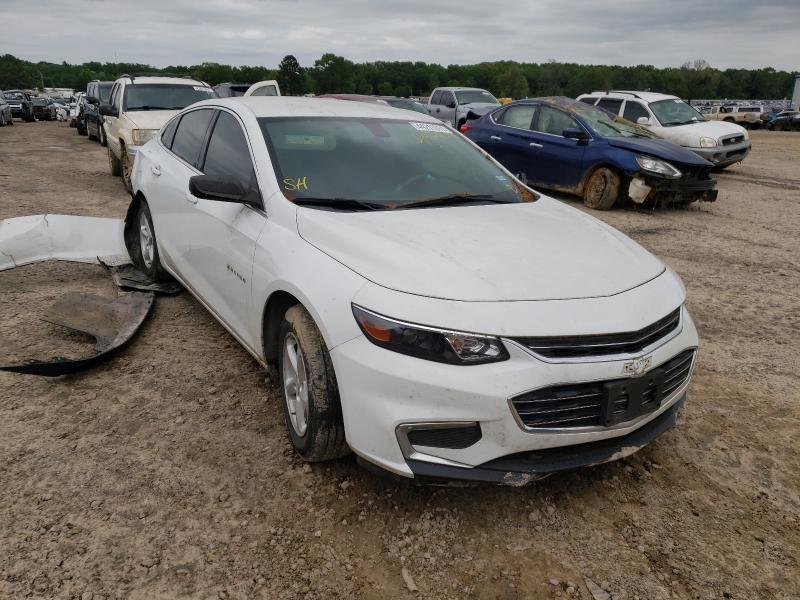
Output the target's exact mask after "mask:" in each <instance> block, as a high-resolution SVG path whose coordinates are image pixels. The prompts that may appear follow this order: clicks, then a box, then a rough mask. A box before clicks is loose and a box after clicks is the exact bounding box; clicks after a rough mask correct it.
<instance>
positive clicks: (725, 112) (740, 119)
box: [698, 105, 761, 127]
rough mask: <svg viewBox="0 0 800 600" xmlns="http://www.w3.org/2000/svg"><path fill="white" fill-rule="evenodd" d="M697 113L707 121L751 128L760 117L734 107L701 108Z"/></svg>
mask: <svg viewBox="0 0 800 600" xmlns="http://www.w3.org/2000/svg"><path fill="white" fill-rule="evenodd" d="M698 112H699V113H700V114H702V115H703V117H705V119H706V120H707V121H725V122H726V123H737V124H739V125H741V126H742V127H752V126H754V125H755V124H756V123H759V122H760V119H761V116H760V114H759V115H756V114H755V113H754V112H753V111H750V110H740V109H739V107H738V106H735V105H725V106H703V107H698Z"/></svg>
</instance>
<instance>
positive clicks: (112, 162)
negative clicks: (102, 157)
mask: <svg viewBox="0 0 800 600" xmlns="http://www.w3.org/2000/svg"><path fill="white" fill-rule="evenodd" d="M108 167H109V169H111V174H112V175H113V176H114V177H119V176H120V175H122V164H121V163H120V162H119V159H118V158H117V157H116V156H114V153H113V152H112V151H111V146H108Z"/></svg>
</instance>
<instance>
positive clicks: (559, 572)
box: [0, 121, 800, 600]
mask: <svg viewBox="0 0 800 600" xmlns="http://www.w3.org/2000/svg"><path fill="white" fill-rule="evenodd" d="M752 138H753V146H754V149H753V152H752V154H751V156H750V157H749V158H748V159H747V160H746V161H745V162H744V164H742V165H738V166H735V167H733V168H730V169H729V170H728V171H726V172H725V173H723V174H721V175H720V176H719V180H720V184H719V187H720V197H719V200H718V201H717V202H716V203H713V204H704V205H695V206H691V207H690V208H688V209H668V210H659V211H657V212H655V213H652V212H650V211H632V210H614V211H611V212H608V213H597V212H595V213H593V214H595V215H596V216H599V217H600V218H602V219H604V220H605V221H607V222H609V223H611V224H612V225H614V226H616V227H618V228H620V229H621V230H623V231H624V232H626V233H627V234H629V235H631V236H632V237H633V238H634V239H636V240H637V241H639V242H640V243H642V244H643V245H644V246H646V247H647V248H648V249H650V250H652V251H653V252H655V253H656V254H658V255H659V256H661V257H662V258H663V259H664V260H665V261H666V262H667V263H668V264H669V265H670V266H671V267H672V268H674V269H675V270H676V271H677V272H678V273H679V274H680V275H681V277H682V278H683V281H684V283H685V284H686V287H687V292H688V298H689V300H688V302H689V308H690V310H691V312H692V314H693V316H694V318H695V320H696V322H697V326H698V329H699V331H700V336H701V339H702V342H701V351H700V358H699V366H698V368H697V370H696V372H695V376H694V379H693V381H692V384H691V388H690V399H689V402H688V405H687V409H686V411H685V420H684V422H683V423H682V424H681V425H679V426H678V427H677V428H675V429H673V430H672V431H670V432H669V433H667V434H666V435H664V436H663V437H662V438H660V439H659V440H658V441H657V442H655V443H654V444H652V445H651V446H649V447H647V448H645V449H644V450H642V451H641V452H639V453H638V454H636V455H634V456H632V457H630V458H628V459H626V460H623V461H620V462H617V463H613V464H608V465H603V466H600V467H596V468H592V469H584V470H580V471H575V472H570V473H565V474H562V475H558V476H553V477H551V478H549V479H546V480H544V481H541V482H538V483H535V484H533V485H531V486H529V487H525V488H521V489H512V488H500V487H479V488H467V489H453V488H418V487H414V486H411V485H407V484H404V483H397V482H392V481H385V480H383V479H379V478H377V477H376V476H374V475H372V474H370V473H368V472H366V471H364V470H362V469H361V468H359V467H358V466H357V465H356V464H355V462H354V461H353V460H342V461H338V462H334V463H330V464H319V465H314V466H312V467H309V466H306V465H304V464H303V463H302V462H301V461H300V460H298V459H297V458H296V457H295V456H294V455H293V453H292V451H291V449H290V446H289V444H288V441H287V438H286V435H285V431H284V426H283V422H282V415H281V410H280V404H279V392H278V391H277V388H276V387H275V386H274V385H272V384H270V383H269V382H266V383H265V374H264V372H263V371H262V370H261V368H260V367H259V366H258V365H257V364H256V363H255V362H254V361H253V360H252V359H251V358H250V357H249V355H248V354H247V353H246V352H245V351H244V350H243V349H241V348H240V347H239V346H238V345H237V343H236V342H235V341H234V340H233V339H232V338H231V337H230V336H229V335H228V334H227V333H226V332H225V331H224V330H223V328H222V327H221V326H220V325H218V324H217V323H216V322H215V321H214V320H213V319H212V318H211V316H210V315H209V314H208V313H207V312H206V311H205V310H204V309H203V308H201V306H200V305H199V304H198V303H197V302H196V301H195V300H194V299H193V298H192V297H191V296H190V295H189V294H187V293H183V294H181V295H179V296H177V297H172V298H159V299H158V300H157V305H156V307H155V309H154V311H153V313H152V315H151V317H150V319H149V320H148V321H147V322H146V324H145V326H144V328H143V330H142V331H141V332H140V335H139V336H138V337H137V338H136V339H135V340H134V342H133V343H132V344H131V346H130V347H129V348H128V349H126V350H125V351H124V352H122V353H121V354H119V355H118V356H117V357H116V358H114V359H113V360H111V361H109V362H107V363H105V364H103V365H102V366H100V367H98V368H95V369H93V370H91V371H88V372H85V373H82V374H78V375H74V376H68V377H63V378H58V379H52V380H51V379H44V378H37V377H33V376H23V375H14V374H9V373H0V598H4V599H5V598H23V597H32V598H81V599H83V600H89V599H92V600H100V599H110V598H130V599H145V598H204V599H205V598H269V599H271V598H366V599H375V600H378V599H384V598H412V597H419V598H453V599H457V598H458V599H460V598H496V599H509V600H510V599H515V598H546V599H550V598H581V599H591V598H592V594H591V593H590V591H589V590H588V589H587V587H586V583H585V579H584V578H585V577H588V578H590V579H591V580H592V581H594V582H596V583H597V584H599V585H602V586H603V587H605V588H606V589H608V590H610V592H611V593H612V598H616V599H622V598H624V599H628V600H632V599H639V600H659V599H668V598H680V599H684V598H686V599H694V598H698V599H704V600H705V599H717V598H719V599H729V598H733V599H737V600H754V599H759V600H769V599H784V600H789V599H797V598H800V468H798V465H800V445H798V432H800V386H799V385H798V375H797V374H798V372H800V343H798V337H799V336H800V310H799V309H800V301H799V300H798V290H800V258H799V257H800V171H798V168H797V165H798V164H800V134H794V133H773V132H763V131H757V132H754V133H753V134H752ZM565 201H566V202H568V203H570V204H571V205H573V206H576V207H580V206H581V205H580V203H579V202H578V201H577V200H574V199H568V198H565ZM126 206H127V197H126V194H125V192H124V190H123V187H122V184H121V182H120V180H119V179H118V178H112V177H111V176H110V175H109V174H108V165H107V162H106V157H105V149H104V148H102V147H101V146H100V145H99V144H97V143H96V142H90V141H88V140H87V139H86V138H85V137H79V136H78V135H77V134H76V132H75V130H74V129H69V128H68V127H67V126H66V125H65V124H63V123H21V122H19V121H17V123H16V124H15V125H14V127H10V128H9V127H6V128H4V129H0V218H7V217H12V216H21V215H28V214H39V213H45V212H52V213H66V214H85V215H94V216H109V217H122V216H124V213H125V209H126ZM87 289H88V290H92V291H96V292H98V293H104V294H109V295H111V294H114V293H115V291H114V288H113V286H112V284H111V283H110V280H109V278H108V277H107V276H106V274H105V273H104V272H103V270H102V269H101V268H100V267H96V266H92V265H75V264H68V263H48V264H41V265H36V266H28V267H24V268H19V269H15V270H11V271H7V272H5V273H2V274H0V311H1V312H0V314H2V319H0V362H7V361H9V360H11V359H16V358H26V357H30V356H35V355H37V353H40V354H42V353H43V354H45V355H46V354H48V353H49V352H54V353H67V354H69V353H72V352H76V353H77V352H82V351H85V350H86V348H87V347H88V344H87V342H86V340H82V339H79V338H76V337H72V338H70V337H66V336H65V335H64V333H63V332H62V331H60V330H58V329H57V328H56V327H55V326H52V325H47V324H45V323H42V322H41V321H39V317H40V315H41V314H42V313H43V312H44V310H45V309H46V308H47V307H48V306H49V304H50V303H52V302H53V301H54V300H55V299H56V298H58V297H59V296H60V295H61V294H62V293H64V292H66V291H71V290H75V291H80V290H87ZM54 339H55V340H58V342H57V346H56V348H52V346H51V344H52V340H54ZM403 569H405V570H406V573H407V575H408V576H409V577H410V578H411V579H412V580H413V582H414V585H413V586H410V587H417V588H418V591H416V592H412V591H410V590H409V585H408V584H407V583H406V581H405V580H404V578H403ZM598 597H599V596H598Z"/></svg>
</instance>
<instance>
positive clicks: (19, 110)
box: [3, 90, 36, 123]
mask: <svg viewBox="0 0 800 600" xmlns="http://www.w3.org/2000/svg"><path fill="white" fill-rule="evenodd" d="M3 95H4V96H5V97H6V100H8V105H9V106H10V107H11V115H12V116H14V117H16V118H18V119H22V120H23V121H27V122H28V123H33V122H34V121H35V120H36V118H35V117H34V116H33V101H32V100H31V96H30V94H28V92H26V91H25V90H6V91H4V92H3Z"/></svg>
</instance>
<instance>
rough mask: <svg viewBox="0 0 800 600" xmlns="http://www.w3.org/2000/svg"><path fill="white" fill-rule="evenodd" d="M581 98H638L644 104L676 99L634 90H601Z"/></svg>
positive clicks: (675, 97)
mask: <svg viewBox="0 0 800 600" xmlns="http://www.w3.org/2000/svg"><path fill="white" fill-rule="evenodd" d="M582 96H584V97H585V96H607V97H609V98H619V99H622V100H624V99H626V98H639V99H640V100H644V101H645V102H657V101H659V100H675V99H677V98H678V97H677V96H672V95H670V94H659V93H658V92H637V91H635V90H601V91H596V92H592V93H591V94H582Z"/></svg>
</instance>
